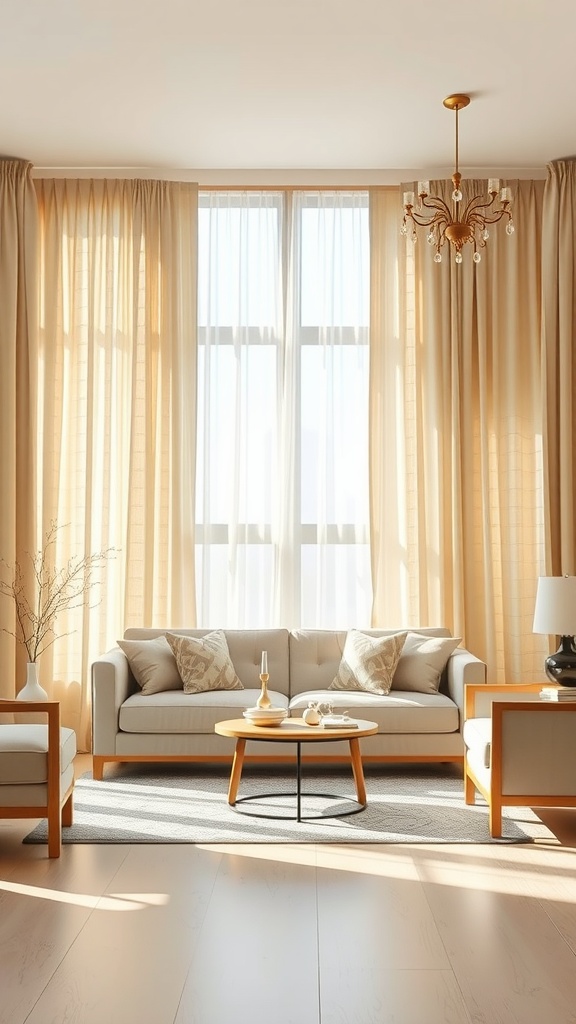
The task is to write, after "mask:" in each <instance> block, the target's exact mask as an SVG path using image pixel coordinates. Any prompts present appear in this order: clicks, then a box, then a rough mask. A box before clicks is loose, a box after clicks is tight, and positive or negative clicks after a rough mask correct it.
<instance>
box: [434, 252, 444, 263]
mask: <svg viewBox="0 0 576 1024" xmlns="http://www.w3.org/2000/svg"><path fill="white" fill-rule="evenodd" d="M434 263H442V253H441V252H435V253H434Z"/></svg>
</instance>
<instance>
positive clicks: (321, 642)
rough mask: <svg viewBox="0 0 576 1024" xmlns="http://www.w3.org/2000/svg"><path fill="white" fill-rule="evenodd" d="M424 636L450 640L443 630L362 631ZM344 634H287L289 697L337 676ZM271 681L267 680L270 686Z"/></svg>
mask: <svg viewBox="0 0 576 1024" xmlns="http://www.w3.org/2000/svg"><path fill="white" fill-rule="evenodd" d="M409 629H410V632H414V633H424V634H425V635H426V636H451V635H452V634H451V633H450V630H449V629H444V628H443V627H440V626H437V627H433V626H429V627H427V628H422V629H421V628H420V626H411V627H405V628H404V629H402V628H400V627H399V628H398V629H362V630H361V632H362V633H367V634H368V636H391V635H392V633H403V632H408V630H409ZM346 632H347V631H346V630H336V629H295V630H292V632H291V633H290V696H291V697H295V696H296V695H297V694H299V693H305V692H306V691H308V690H325V689H327V687H329V686H330V683H331V682H332V680H333V679H334V676H335V675H336V673H337V672H338V667H339V665H340V660H341V658H342V653H343V651H344V644H345V643H346ZM271 684H272V677H270V685H271Z"/></svg>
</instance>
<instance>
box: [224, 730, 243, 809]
mask: <svg viewBox="0 0 576 1024" xmlns="http://www.w3.org/2000/svg"><path fill="white" fill-rule="evenodd" d="M245 749H246V740H243V739H237V740H236V750H235V751H234V760H233V761H232V771H231V772H230V784H229V786H228V803H229V804H235V803H236V797H237V795H238V786H239V785H240V776H241V775H242V765H243V764H244V751H245Z"/></svg>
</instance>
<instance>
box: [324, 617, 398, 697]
mask: <svg viewBox="0 0 576 1024" xmlns="http://www.w3.org/2000/svg"><path fill="white" fill-rule="evenodd" d="M405 639H406V633H393V634H392V635H391V636H367V635H366V633H361V632H360V631H359V630H357V629H350V630H349V631H348V634H347V636H346V643H345V644H344V651H343V653H342V660H341V662H340V667H339V669H338V674H337V675H336V676H335V678H334V679H333V680H332V682H331V683H330V686H329V687H328V689H329V690H365V691H366V693H375V694H378V695H383V694H386V693H389V691H390V687H391V685H392V676H393V675H394V670H395V669H396V666H397V664H398V660H399V658H400V655H401V653H402V648H403V646H404V640H405Z"/></svg>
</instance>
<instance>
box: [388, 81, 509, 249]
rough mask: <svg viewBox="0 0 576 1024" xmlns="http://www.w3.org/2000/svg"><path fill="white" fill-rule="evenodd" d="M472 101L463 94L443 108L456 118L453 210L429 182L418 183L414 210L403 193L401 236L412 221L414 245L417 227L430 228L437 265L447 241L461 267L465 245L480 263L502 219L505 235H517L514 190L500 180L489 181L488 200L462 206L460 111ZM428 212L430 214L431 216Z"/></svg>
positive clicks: (451, 98) (409, 196)
mask: <svg viewBox="0 0 576 1024" xmlns="http://www.w3.org/2000/svg"><path fill="white" fill-rule="evenodd" d="M469 103H470V97H469V96H464V95H462V93H456V94H455V95H453V96H447V97H446V99H445V100H444V106H445V107H448V110H453V111H454V112H455V114H456V158H455V170H454V174H453V175H452V184H453V186H454V189H453V192H452V209H450V207H449V206H448V204H447V203H446V202H444V200H443V199H441V198H440V196H431V195H430V182H429V181H419V182H418V207H417V209H415V207H414V193H413V192H405V193H404V200H403V205H404V217H403V220H402V228H401V232H402V234H403V235H407V234H408V221H412V241H413V242H415V241H416V237H417V236H416V227H424V228H428V236H427V240H428V242H429V243H430V245H433V246H434V248H435V250H436V251H435V253H434V262H435V263H441V262H442V252H441V249H442V246H443V245H444V243H445V242H446V241H448V242H449V243H450V245H452V246H453V247H454V249H455V252H456V255H455V260H456V263H462V247H463V246H464V245H465V244H466V242H470V243H471V244H472V246H473V249H474V253H473V256H472V259H473V260H474V263H479V262H480V260H481V255H480V252H479V249H480V248H483V247H484V246H485V245H486V242H487V240H488V238H489V237H490V232H489V229H488V225H489V224H496V223H497V222H498V221H499V220H502V217H507V218H508V223H507V224H506V232H507V234H508V235H512V234H513V233H514V224H513V222H512V213H511V212H510V204H511V202H512V190H511V189H510V188H507V187H504V188H500V181H499V179H498V178H489V179H488V197H486V196H481V195H480V196H474V198H473V199H470V200H469V201H468V202H467V203H466V205H463V202H462V200H463V196H462V190H461V188H460V183H461V181H462V175H461V174H460V171H459V170H458V111H459V110H462V108H463V107H467V106H468V104H469ZM428 211H429V212H428Z"/></svg>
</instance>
